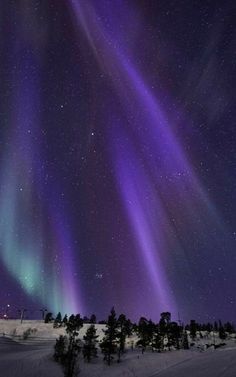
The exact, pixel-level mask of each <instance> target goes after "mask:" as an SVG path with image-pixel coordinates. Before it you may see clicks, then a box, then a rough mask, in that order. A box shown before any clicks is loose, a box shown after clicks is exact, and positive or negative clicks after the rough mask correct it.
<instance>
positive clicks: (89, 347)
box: [83, 324, 98, 363]
mask: <svg viewBox="0 0 236 377" xmlns="http://www.w3.org/2000/svg"><path fill="white" fill-rule="evenodd" d="M96 331H97V330H96V328H95V326H94V325H93V324H92V325H91V326H89V327H88V329H87V331H86V335H85V336H84V338H83V339H84V345H83V355H84V358H85V359H86V360H87V362H88V363H89V362H90V361H91V358H92V357H97V348H96V343H97V342H98V341H97V338H98V335H96Z"/></svg>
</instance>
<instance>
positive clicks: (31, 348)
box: [0, 320, 236, 377]
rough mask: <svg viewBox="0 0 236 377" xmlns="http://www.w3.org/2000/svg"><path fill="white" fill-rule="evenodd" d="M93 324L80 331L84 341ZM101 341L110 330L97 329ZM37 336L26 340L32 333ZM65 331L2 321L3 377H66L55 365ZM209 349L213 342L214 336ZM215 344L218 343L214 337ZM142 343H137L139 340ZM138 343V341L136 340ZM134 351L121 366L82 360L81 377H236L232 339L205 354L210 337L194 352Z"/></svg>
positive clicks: (0, 357)
mask: <svg viewBox="0 0 236 377" xmlns="http://www.w3.org/2000/svg"><path fill="white" fill-rule="evenodd" d="M88 326H89V325H86V324H85V325H84V327H83V328H82V329H81V331H80V337H81V338H82V337H83V335H84V333H85V332H86V329H87V327H88ZM96 327H97V334H98V335H99V340H101V339H102V337H103V329H104V327H105V325H96ZM29 328H30V329H32V330H33V331H32V333H31V334H30V336H29V337H28V339H25V340H24V339H23V337H24V333H25V332H26V331H27V330H28V329H29ZM64 333H65V330H64V328H59V329H54V328H53V324H45V323H43V322H42V321H24V322H23V324H21V323H20V321H19V320H17V321H15V320H8V321H6V320H2V321H0V371H1V372H0V376H1V377H63V372H62V369H61V367H60V365H59V364H57V363H55V362H54V360H53V357H52V356H53V347H54V344H55V339H56V338H57V337H58V336H59V335H60V334H64ZM208 337H209V344H211V343H212V336H210V335H209V336H208ZM214 338H215V341H216V343H217V342H219V339H218V337H217V334H214ZM135 339H137V338H135ZM133 340H134V338H133ZM131 341H132V339H130V340H128V344H127V348H128V349H129V351H128V352H127V353H126V354H125V355H124V357H123V359H122V362H121V363H120V364H117V363H116V362H114V363H113V364H112V365H111V366H110V367H108V366H107V365H105V364H104V363H103V361H102V356H101V355H99V358H97V359H96V360H95V361H93V362H92V363H91V364H87V363H85V362H84V361H83V359H82V356H81V357H80V369H81V371H80V374H79V376H81V377H122V376H123V377H124V376H125V377H156V376H157V377H172V376H173V377H185V376H189V375H191V377H216V376H219V377H221V376H223V377H235V376H236V343H235V339H234V338H232V339H228V340H227V344H226V346H224V347H222V348H219V349H216V350H215V349H214V348H213V347H209V348H208V349H207V350H206V351H204V352H203V351H202V349H203V345H204V344H206V341H207V338H203V339H202V338H201V339H200V338H199V339H198V340H197V341H196V344H195V346H194V347H191V349H190V350H179V351H170V352H169V351H168V352H162V353H156V352H151V351H148V352H145V353H144V354H143V355H142V353H141V351H140V350H138V349H136V350H134V351H131V349H130V344H131Z"/></svg>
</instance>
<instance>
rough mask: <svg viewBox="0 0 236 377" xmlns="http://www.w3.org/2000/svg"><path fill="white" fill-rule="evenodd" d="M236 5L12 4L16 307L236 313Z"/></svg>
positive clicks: (9, 280)
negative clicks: (235, 120) (235, 102)
mask: <svg viewBox="0 0 236 377" xmlns="http://www.w3.org/2000/svg"><path fill="white" fill-rule="evenodd" d="M233 11H235V5H234V4H233V2H231V1H226V2H224V4H223V5H222V3H220V2H217V1H204V2H203V1H196V2H195V1H191V2H189V3H188V2H185V1H181V0H180V1H171V0H169V1H162V0H160V1H155V0H148V1H146V0H99V1H95V0H86V1H85V0H67V1H66V0H62V1H60V2H59V1H56V0H52V1H50V2H49V1H46V0H43V1H37V0H31V1H30V0H20V1H16V0H14V1H9V2H6V3H5V4H4V5H3V6H2V9H1V15H0V24H1V37H0V41H1V44H0V48H1V60H0V77H1V89H0V90H1V92H0V96H1V101H0V114H1V117H0V119H1V128H0V129H1V135H0V142H1V144H0V145H1V149H0V177H1V186H0V261H1V263H0V265H1V291H0V292H1V293H0V302H1V308H2V309H1V310H2V313H4V310H5V308H6V305H7V304H10V305H11V308H14V310H15V309H17V308H20V307H25V308H27V309H28V311H29V312H30V313H31V315H34V316H37V313H39V310H40V309H41V308H42V307H46V308H48V310H51V311H53V312H54V313H56V312H58V311H59V310H60V311H62V312H67V313H72V312H80V313H82V314H83V315H89V314H91V313H96V314H97V316H98V317H99V318H104V317H105V316H106V315H107V313H108V312H109V310H110V308H111V307H112V306H113V305H114V306H115V308H116V310H117V311H118V312H125V313H126V314H127V316H129V317H131V319H135V320H136V319H137V318H138V317H139V316H141V315H144V316H146V317H148V318H150V317H151V318H153V319H157V318H159V313H160V312H161V311H171V312H172V313H173V317H174V318H177V316H178V313H179V315H180V317H181V318H182V319H184V320H188V319H191V318H195V319H197V320H202V321H203V320H204V321H205V320H208V319H209V320H214V319H219V318H221V319H223V320H224V319H227V320H234V319H235V318H234V313H235V309H236V301H235V291H236V275H235V267H236V253H235V246H236V217H235V213H236V211H235V210H236V208H235V202H234V198H235V190H236V175H235V166H236V157H235V139H236V131H235V129H234V116H235V108H234V81H235V75H234V74H235V47H234V46H235V33H233V25H234V22H235V15H234V12H233ZM12 310H13V309H12ZM38 315H39V314H38Z"/></svg>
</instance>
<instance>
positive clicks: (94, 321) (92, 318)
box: [89, 314, 97, 324]
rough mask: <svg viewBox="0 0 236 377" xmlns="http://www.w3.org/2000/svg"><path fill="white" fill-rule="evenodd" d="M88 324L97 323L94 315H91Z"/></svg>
mask: <svg viewBox="0 0 236 377" xmlns="http://www.w3.org/2000/svg"><path fill="white" fill-rule="evenodd" d="M89 321H90V323H92V324H95V323H97V318H96V315H95V314H92V315H91V317H90V320H89Z"/></svg>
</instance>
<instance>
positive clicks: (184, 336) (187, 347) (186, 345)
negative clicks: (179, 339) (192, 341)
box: [183, 330, 189, 350]
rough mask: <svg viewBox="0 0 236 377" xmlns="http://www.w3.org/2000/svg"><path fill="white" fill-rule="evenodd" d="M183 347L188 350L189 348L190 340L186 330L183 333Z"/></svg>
mask: <svg viewBox="0 0 236 377" xmlns="http://www.w3.org/2000/svg"><path fill="white" fill-rule="evenodd" d="M183 349H184V350H188V349H189V342H188V333H187V331H186V330H185V331H184V333H183Z"/></svg>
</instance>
